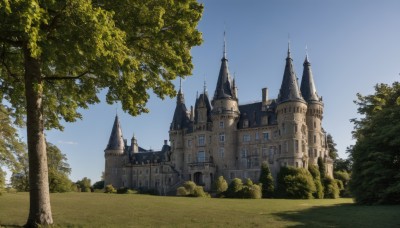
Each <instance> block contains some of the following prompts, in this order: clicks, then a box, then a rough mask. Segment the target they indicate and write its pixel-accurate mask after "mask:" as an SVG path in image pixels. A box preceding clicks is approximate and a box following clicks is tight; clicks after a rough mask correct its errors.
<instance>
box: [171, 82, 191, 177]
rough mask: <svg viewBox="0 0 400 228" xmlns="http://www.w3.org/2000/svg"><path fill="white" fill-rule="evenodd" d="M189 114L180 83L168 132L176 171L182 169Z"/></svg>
mask: <svg viewBox="0 0 400 228" xmlns="http://www.w3.org/2000/svg"><path fill="white" fill-rule="evenodd" d="M190 124H191V123H190V113H188V111H187V109H186V105H185V99H184V95H183V92H182V81H180V88H179V91H178V96H177V98H176V107H175V112H174V117H173V118H172V123H171V127H170V131H169V140H170V142H171V151H172V154H171V160H172V162H173V164H174V165H175V166H176V169H177V170H182V169H183V159H184V154H183V151H184V134H185V130H187V129H188V128H189V127H190Z"/></svg>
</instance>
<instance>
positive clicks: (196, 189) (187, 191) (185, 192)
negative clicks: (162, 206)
mask: <svg viewBox="0 0 400 228" xmlns="http://www.w3.org/2000/svg"><path fill="white" fill-rule="evenodd" d="M176 195H177V196H191V197H209V194H208V193H206V192H204V189H203V187H202V186H197V185H196V183H194V182H193V181H186V182H185V183H183V186H181V187H178V188H177V190H176Z"/></svg>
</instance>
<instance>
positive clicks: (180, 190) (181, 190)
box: [176, 186, 189, 196]
mask: <svg viewBox="0 0 400 228" xmlns="http://www.w3.org/2000/svg"><path fill="white" fill-rule="evenodd" d="M176 195H177V196H187V195H189V193H188V192H187V191H186V188H185V187H183V186H181V187H179V188H177V189H176Z"/></svg>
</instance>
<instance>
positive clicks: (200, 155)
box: [197, 151, 206, 162]
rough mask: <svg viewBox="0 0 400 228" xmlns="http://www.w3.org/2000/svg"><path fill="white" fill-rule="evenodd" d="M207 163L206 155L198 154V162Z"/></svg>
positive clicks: (200, 152)
mask: <svg viewBox="0 0 400 228" xmlns="http://www.w3.org/2000/svg"><path fill="white" fill-rule="evenodd" d="M205 161H206V153H205V152H204V151H199V152H197V162H205Z"/></svg>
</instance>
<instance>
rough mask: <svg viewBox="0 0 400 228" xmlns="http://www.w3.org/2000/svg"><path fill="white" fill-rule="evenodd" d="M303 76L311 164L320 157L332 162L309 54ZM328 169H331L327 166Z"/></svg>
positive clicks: (304, 64) (302, 88)
mask: <svg viewBox="0 0 400 228" xmlns="http://www.w3.org/2000/svg"><path fill="white" fill-rule="evenodd" d="M303 67H304V68H303V76H302V79H301V87H300V90H301V93H302V95H303V97H304V99H305V100H306V102H307V104H308V108H307V115H306V122H307V128H308V156H309V163H310V164H314V165H316V164H317V160H318V157H322V158H323V159H324V160H325V161H326V162H328V163H330V159H329V157H328V156H329V153H328V150H327V149H326V140H325V137H326V136H325V133H324V132H323V129H322V126H321V125H322V124H321V123H322V118H323V110H324V104H323V102H322V98H321V97H319V96H318V94H317V90H316V87H315V84H314V78H313V74H312V70H311V63H310V61H309V60H308V55H306V58H305V60H304V63H303ZM326 170H330V168H329V167H327V169H326Z"/></svg>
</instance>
